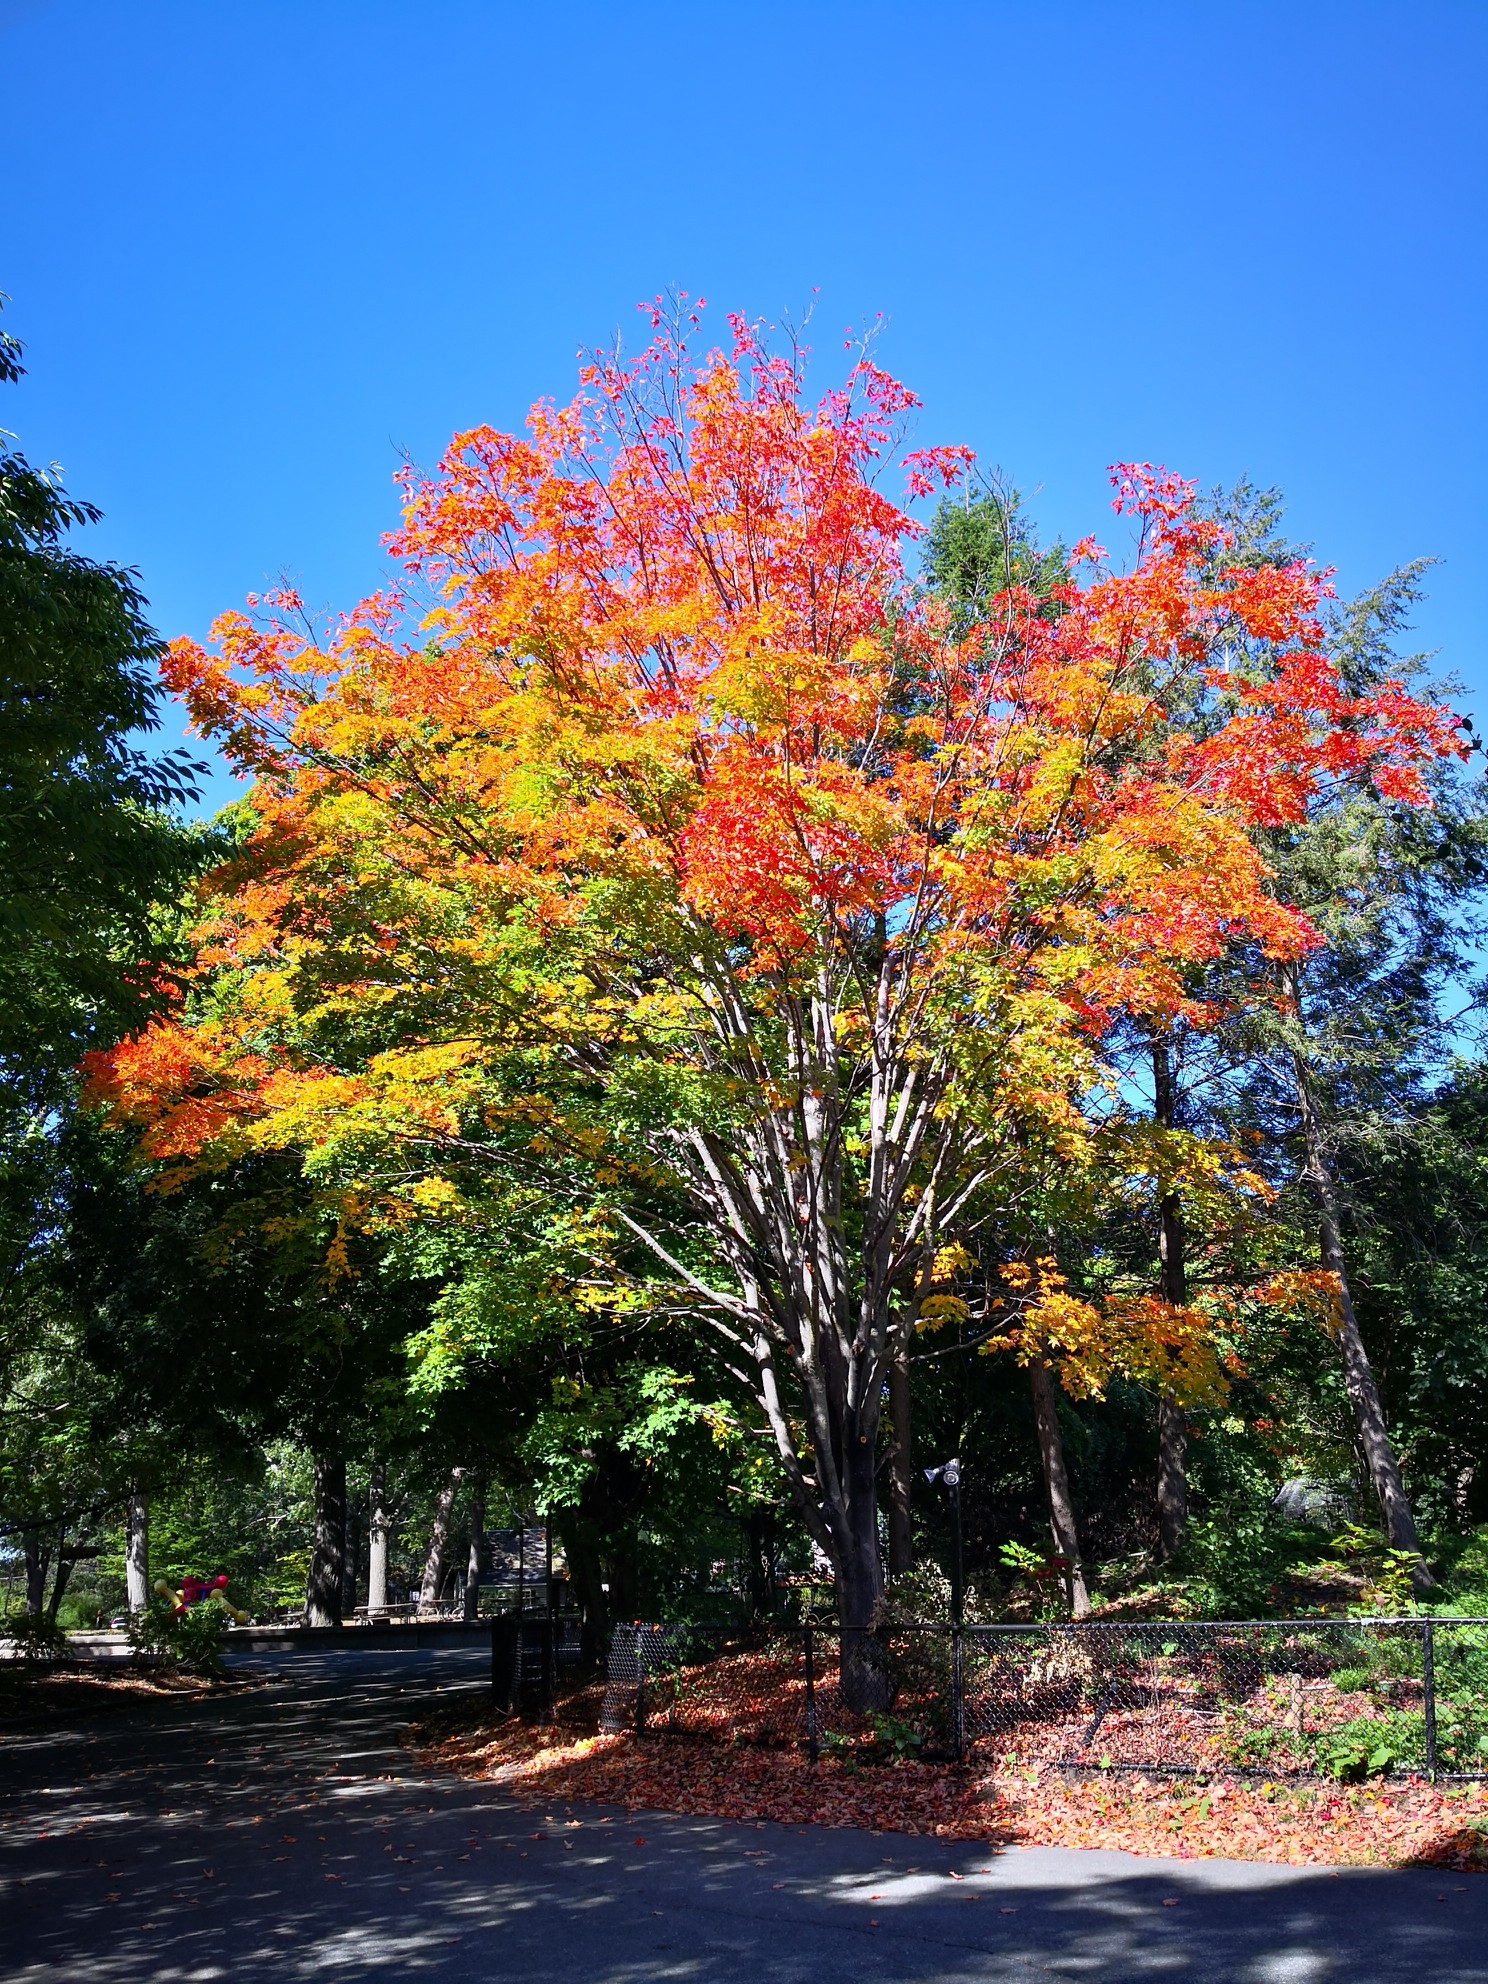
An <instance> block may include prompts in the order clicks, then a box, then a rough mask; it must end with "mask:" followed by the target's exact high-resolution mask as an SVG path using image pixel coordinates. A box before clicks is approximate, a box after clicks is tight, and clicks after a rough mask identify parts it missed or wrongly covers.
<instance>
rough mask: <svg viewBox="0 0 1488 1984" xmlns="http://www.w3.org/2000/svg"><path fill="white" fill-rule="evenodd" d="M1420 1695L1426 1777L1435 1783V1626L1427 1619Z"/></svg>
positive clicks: (1422, 1651) (1422, 1654)
mask: <svg viewBox="0 0 1488 1984" xmlns="http://www.w3.org/2000/svg"><path fill="white" fill-rule="evenodd" d="M1421 1695H1422V1704H1423V1706H1424V1708H1425V1711H1426V1718H1425V1719H1426V1775H1427V1777H1429V1778H1430V1779H1431V1781H1432V1783H1433V1784H1434V1783H1435V1782H1436V1626H1435V1621H1434V1620H1431V1619H1427V1620H1425V1621H1423V1623H1422V1626H1421Z"/></svg>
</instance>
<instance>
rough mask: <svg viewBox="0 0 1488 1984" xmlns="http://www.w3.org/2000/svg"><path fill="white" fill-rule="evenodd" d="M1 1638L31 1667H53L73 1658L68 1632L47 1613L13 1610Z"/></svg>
mask: <svg viewBox="0 0 1488 1984" xmlns="http://www.w3.org/2000/svg"><path fill="white" fill-rule="evenodd" d="M0 1639H3V1640H5V1641H6V1643H7V1644H8V1645H9V1646H11V1647H13V1648H14V1650H15V1657H16V1658H17V1659H19V1660H21V1661H22V1662H23V1663H24V1664H25V1665H26V1666H27V1667H42V1666H51V1665H52V1664H54V1663H55V1662H57V1661H59V1660H66V1659H68V1658H69V1657H70V1654H71V1648H70V1647H69V1646H68V1644H67V1634H66V1633H65V1632H64V1631H63V1629H62V1627H61V1626H59V1625H58V1624H57V1622H56V1621H55V1620H54V1619H49V1618H48V1617H47V1616H46V1614H45V1613H42V1614H40V1615H39V1616H38V1615H35V1614H33V1613H30V1612H13V1613H12V1614H11V1615H10V1617H9V1618H8V1619H7V1620H6V1621H5V1622H4V1624H3V1625H0Z"/></svg>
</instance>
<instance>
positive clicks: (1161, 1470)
mask: <svg viewBox="0 0 1488 1984" xmlns="http://www.w3.org/2000/svg"><path fill="white" fill-rule="evenodd" d="M1157 1527H1158V1550H1159V1554H1160V1555H1161V1557H1162V1560H1163V1562H1164V1563H1168V1564H1170V1563H1171V1562H1172V1561H1173V1559H1174V1558H1175V1557H1176V1556H1177V1555H1178V1552H1179V1551H1180V1550H1181V1549H1182V1548H1183V1538H1184V1536H1185V1534H1186V1533H1187V1530H1188V1422H1187V1420H1186V1419H1185V1418H1184V1416H1183V1407H1182V1406H1181V1405H1179V1403H1178V1401H1177V1400H1176V1399H1175V1398H1174V1397H1173V1394H1172V1393H1171V1392H1164V1393H1163V1395H1162V1397H1161V1398H1160V1399H1159V1400H1158V1405H1157Z"/></svg>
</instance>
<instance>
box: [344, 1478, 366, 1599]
mask: <svg viewBox="0 0 1488 1984" xmlns="http://www.w3.org/2000/svg"><path fill="white" fill-rule="evenodd" d="M361 1554H362V1536H361V1510H360V1508H359V1507H358V1505H357V1504H356V1503H355V1502H353V1501H352V1500H351V1498H350V1496H348V1497H347V1501H346V1547H345V1549H344V1550H343V1551H342V1552H341V1613H342V1617H343V1618H355V1617H356V1595H357V1571H358V1569H359V1568H360V1560H361Z"/></svg>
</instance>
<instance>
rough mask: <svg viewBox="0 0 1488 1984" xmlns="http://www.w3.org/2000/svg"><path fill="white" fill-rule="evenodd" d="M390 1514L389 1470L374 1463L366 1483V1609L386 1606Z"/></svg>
mask: <svg viewBox="0 0 1488 1984" xmlns="http://www.w3.org/2000/svg"><path fill="white" fill-rule="evenodd" d="M387 1574H388V1511H387V1471H386V1469H385V1468H384V1466H383V1464H382V1462H381V1461H380V1460H379V1461H374V1462H373V1463H372V1471H371V1476H370V1479H369V1480H368V1483H367V1610H368V1611H369V1612H381V1611H384V1610H385V1609H386V1607H387V1602H388V1596H387Z"/></svg>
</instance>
